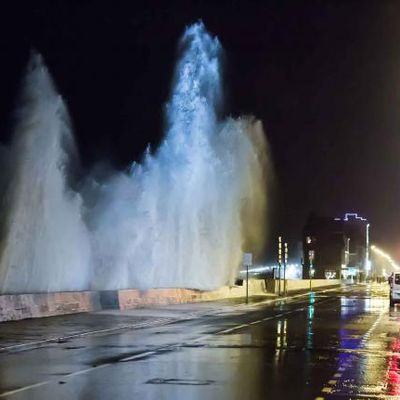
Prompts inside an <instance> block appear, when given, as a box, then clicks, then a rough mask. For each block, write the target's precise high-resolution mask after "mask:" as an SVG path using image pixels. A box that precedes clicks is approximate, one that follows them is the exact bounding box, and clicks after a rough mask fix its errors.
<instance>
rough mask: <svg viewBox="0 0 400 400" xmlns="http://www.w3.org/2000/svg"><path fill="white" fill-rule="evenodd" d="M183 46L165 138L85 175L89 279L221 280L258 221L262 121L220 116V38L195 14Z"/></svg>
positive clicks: (198, 284)
mask: <svg viewBox="0 0 400 400" xmlns="http://www.w3.org/2000/svg"><path fill="white" fill-rule="evenodd" d="M180 50H181V57H180V60H179V62H178V63H177V67H176V71H175V77H174V81H173V89H172V94H171V100H170V102H169V103H168V105H167V107H166V123H167V132H166V138H165V140H164V142H163V143H162V144H161V146H160V148H159V149H158V150H157V151H156V152H155V154H154V155H152V154H151V152H150V151H148V152H146V154H145V156H144V159H143V161H142V162H141V163H135V164H133V165H132V168H131V169H130V171H129V172H126V173H117V174H115V176H114V177H113V178H112V179H109V180H108V181H107V182H106V183H103V184H98V185H97V186H96V184H94V183H92V186H93V185H94V186H95V191H94V192H95V195H96V196H97V198H98V201H97V202H96V204H95V207H94V208H93V209H92V212H91V214H90V218H89V220H90V228H91V230H92V231H93V243H94V254H95V257H96V260H95V265H96V268H97V270H96V279H95V281H94V287H96V288H101V289H113V288H122V287H138V288H149V287H190V288H198V289H212V288H216V287H219V286H221V285H224V284H226V283H228V282H230V281H232V279H233V278H234V276H235V274H236V271H237V268H238V266H239V262H240V258H241V252H242V249H243V244H244V243H245V242H246V241H247V242H249V241H248V240H247V238H246V234H247V232H250V231H249V230H247V229H245V227H244V225H243V224H244V223H247V221H246V220H247V219H251V222H252V223H256V224H258V225H262V228H263V227H264V220H263V218H262V215H260V214H262V213H263V212H264V208H265V181H264V174H263V171H262V169H263V166H264V162H263V157H265V154H266V153H265V139H264V138H263V135H262V132H261V128H260V124H259V123H257V122H255V121H253V120H252V119H248V118H242V119H239V120H235V119H228V120H227V121H225V122H223V121H220V120H218V115H217V109H218V106H219V103H220V101H221V84H220V82H221V71H220V62H219V59H220V53H221V46H220V44H219V42H218V40H217V39H216V38H212V37H211V36H210V35H209V34H208V33H207V31H206V29H205V27H204V25H203V24H202V23H197V24H194V25H192V26H190V27H189V28H187V30H186V31H185V33H184V35H183V37H182V40H181V43H180ZM255 214H258V217H259V219H258V221H256V220H255V218H254V216H255ZM262 228H261V229H258V234H261V231H262V230H263V229H262ZM257 240H259V241H260V240H262V239H261V237H258V238H257Z"/></svg>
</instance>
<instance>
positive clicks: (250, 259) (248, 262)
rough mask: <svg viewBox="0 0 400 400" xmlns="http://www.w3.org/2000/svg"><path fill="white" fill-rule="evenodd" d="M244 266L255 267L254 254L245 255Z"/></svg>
mask: <svg viewBox="0 0 400 400" xmlns="http://www.w3.org/2000/svg"><path fill="white" fill-rule="evenodd" d="M243 265H244V266H247V267H250V266H251V265H253V253H243Z"/></svg>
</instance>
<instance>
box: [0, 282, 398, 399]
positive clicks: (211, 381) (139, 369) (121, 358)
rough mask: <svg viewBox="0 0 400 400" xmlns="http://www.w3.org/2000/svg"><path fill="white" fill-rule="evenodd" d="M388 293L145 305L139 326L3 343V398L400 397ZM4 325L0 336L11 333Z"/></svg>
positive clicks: (358, 290)
mask: <svg viewBox="0 0 400 400" xmlns="http://www.w3.org/2000/svg"><path fill="white" fill-rule="evenodd" d="M387 295H388V293H387V287H386V285H382V286H378V285H375V286H357V287H346V288H342V289H336V290H334V291H332V290H331V291H325V292H319V293H314V294H311V295H306V296H299V297H295V298H292V299H289V300H286V301H275V302H271V301H269V302H264V303H258V304H252V305H249V306H245V305H229V304H224V305H218V304H216V305H215V304H214V306H213V304H212V303H209V304H208V305H204V304H203V305H199V304H197V305H180V306H174V307H172V306H171V307H163V308H160V309H158V310H157V313H158V314H157V318H158V321H159V322H158V324H157V323H153V324H151V323H148V324H147V325H146V324H143V320H144V321H147V320H148V319H146V318H144V314H145V312H144V311H142V312H140V311H137V312H136V314H134V313H131V314H129V313H128V314H125V315H124V316H123V318H124V322H129V321H130V320H133V318H139V321H140V323H142V325H141V326H140V328H141V329H135V327H134V325H132V326H131V327H130V328H129V327H128V328H126V327H125V329H121V330H119V331H110V330H107V329H106V330H104V331H102V332H98V333H97V334H94V335H86V336H82V337H79V336H76V337H73V338H71V339H65V340H60V341H59V343H53V342H49V343H46V342H44V343H41V345H40V347H38V348H33V349H24V348H23V347H22V348H20V349H18V348H11V347H10V350H9V351H3V352H1V353H0V397H3V398H10V399H29V400H33V399H41V400H42V399H43V400H44V399H57V400H61V399H113V400H116V399H141V400H142V399H143V400H146V399H149V400H150V399H157V400H159V399H161V400H162V399H165V400H167V399H168V400H170V399H171V400H172V399H185V400H187V399H190V400H192V399H202V400H203V399H319V400H321V399H339V398H340V399H350V398H351V399H375V398H377V399H380V398H382V399H383V398H388V399H390V398H400V371H399V366H400V331H399V329H400V308H399V309H398V310H397V309H395V310H392V311H390V310H389V301H388V297H387ZM179 314H182V315H184V316H185V317H184V318H180V319H179V318H176V316H177V315H179ZM95 315H96V317H93V316H91V317H89V316H88V318H102V319H104V320H107V319H110V318H111V320H112V316H111V315H109V314H107V313H103V314H95ZM130 315H131V316H130ZM133 315H134V317H133ZM98 316H100V317H98ZM79 318H84V315H82V316H80V317H79ZM153 319H154V318H153ZM50 325H51V324H50ZM14 326H17V325H14ZM3 327H4V328H3ZM3 327H2V325H0V336H1V334H2V332H3V333H4V330H5V331H7V329H8V332H9V331H12V324H11V325H10V324H8V325H7V324H6V325H3ZM52 329H54V328H52ZM21 334H22V333H21ZM4 337H5V338H7V335H5V336H3V338H4ZM9 337H10V334H9V336H8V339H9ZM16 350H18V351H16ZM22 350H23V351H22Z"/></svg>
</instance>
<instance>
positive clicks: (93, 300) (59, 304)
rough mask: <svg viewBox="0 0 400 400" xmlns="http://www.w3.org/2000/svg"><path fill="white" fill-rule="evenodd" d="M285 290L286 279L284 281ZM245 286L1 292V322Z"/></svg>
mask: <svg viewBox="0 0 400 400" xmlns="http://www.w3.org/2000/svg"><path fill="white" fill-rule="evenodd" d="M339 285H340V280H323V279H314V280H313V281H312V287H313V289H316V288H324V287H333V286H339ZM281 289H282V290H283V281H282V282H281ZM286 289H287V293H289V294H290V293H293V292H298V291H304V290H308V289H309V281H308V280H287V281H286ZM278 290H279V289H278V281H264V280H250V281H249V295H250V296H255V295H266V294H268V293H270V294H271V293H272V294H277V293H278ZM245 295H246V285H245V282H243V286H223V287H221V288H219V289H217V290H212V291H201V290H194V289H179V288H171V289H148V290H137V289H121V290H111V291H82V292H56V293H31V294H9V295H0V322H2V321H10V320H19V319H25V318H40V317H49V316H54V315H63V314H72V313H80V312H93V311H100V310H105V309H121V310H127V309H131V308H137V307H145V306H151V305H165V304H177V303H189V302H200V301H212V300H220V299H228V298H237V297H244V296H245Z"/></svg>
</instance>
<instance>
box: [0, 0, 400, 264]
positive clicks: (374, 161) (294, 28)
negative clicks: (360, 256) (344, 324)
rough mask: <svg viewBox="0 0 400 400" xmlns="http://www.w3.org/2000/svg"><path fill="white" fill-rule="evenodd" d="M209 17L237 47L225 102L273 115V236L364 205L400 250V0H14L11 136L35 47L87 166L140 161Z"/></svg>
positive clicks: (4, 21)
mask: <svg viewBox="0 0 400 400" xmlns="http://www.w3.org/2000/svg"><path fill="white" fill-rule="evenodd" d="M198 19H202V20H203V21H204V23H205V25H206V26H207V28H208V30H209V31H210V32H212V33H213V34H214V35H217V36H218V37H219V39H220V41H221V43H222V45H223V47H224V49H225V54H224V70H225V79H224V82H225V86H226V102H225V113H226V114H227V115H229V114H231V115H235V116H236V115H240V114H253V115H255V116H256V117H257V118H259V119H261V120H262V121H263V123H264V127H265V130H266V134H267V138H268V141H269V143H270V146H271V153H272V156H273V163H274V166H275V175H276V182H277V183H276V187H275V194H274V196H273V197H274V208H273V213H272V214H273V223H272V228H271V232H272V234H271V235H272V236H274V235H276V233H277V232H278V231H280V232H282V233H283V234H285V235H286V236H287V237H288V238H289V240H290V243H291V244H294V243H295V241H297V240H300V239H301V229H302V226H303V225H304V222H305V219H306V218H307V216H308V214H309V213H310V212H311V211H314V212H316V213H319V214H324V215H328V216H341V215H342V214H344V213H345V212H348V211H354V212H359V213H360V214H362V215H363V216H365V217H367V218H368V219H369V221H370V223H371V226H372V227H371V234H372V240H373V241H374V242H376V243H378V244H380V245H382V246H383V247H384V248H386V249H388V250H391V251H392V252H393V254H394V255H395V256H397V258H398V259H399V260H400V213H399V206H400V160H399V156H400V112H399V111H400V23H399V21H400V1H384V0H377V1H367V0H364V1H361V0H360V1H350V0H346V1H328V0H325V1H300V0H296V1H283V0H279V1H260V2H254V1H242V2H241V1H210V2H206V1H193V2H190V1H184V2H176V1H158V2H154V1H146V2H144V1H143V2H141V1H128V0H127V1H99V0H97V1H66V0H64V1H61V0H58V1H57V0H52V1H39V0H36V1H29V2H28V1H26V2H22V1H15V0H14V1H10V2H2V3H1V6H0V54H1V65H0V71H1V73H0V88H1V91H0V139H1V140H2V142H3V143H7V141H8V140H9V139H10V133H11V131H12V125H13V110H14V108H15V105H16V102H17V96H18V92H19V90H20V82H21V78H22V75H23V72H24V69H25V66H26V63H27V61H28V58H29V53H30V50H31V49H36V50H37V51H39V52H41V53H42V55H43V57H44V59H45V61H46V63H47V65H48V67H49V69H50V72H51V74H52V76H53V77H54V80H55V82H56V84H57V87H58V89H59V91H60V92H61V93H62V95H63V96H64V98H65V100H66V102H67V104H68V107H69V111H70V113H71V117H72V120H73V124H74V132H75V137H76V140H77V142H78V148H79V153H80V156H81V159H82V163H83V166H84V168H85V169H86V170H90V168H92V167H93V166H94V165H95V164H96V162H98V161H104V160H106V161H107V162H109V163H110V164H111V165H113V166H115V167H116V168H121V169H122V168H125V167H126V166H127V165H128V164H129V163H130V162H131V161H133V160H139V159H140V157H141V154H142V152H143V150H144V149H145V147H146V145H147V144H148V143H151V145H152V146H153V148H156V147H157V144H158V143H159V142H160V140H161V138H162V134H163V107H164V104H165V102H166V101H167V99H168V96H169V91H170V85H171V76H172V72H173V67H174V63H175V59H176V45H177V41H178V39H179V37H180V35H181V34H182V32H183V30H184V28H185V26H187V25H189V24H190V23H192V22H195V21H197V20H198ZM271 251H272V250H271V249H270V253H271Z"/></svg>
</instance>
